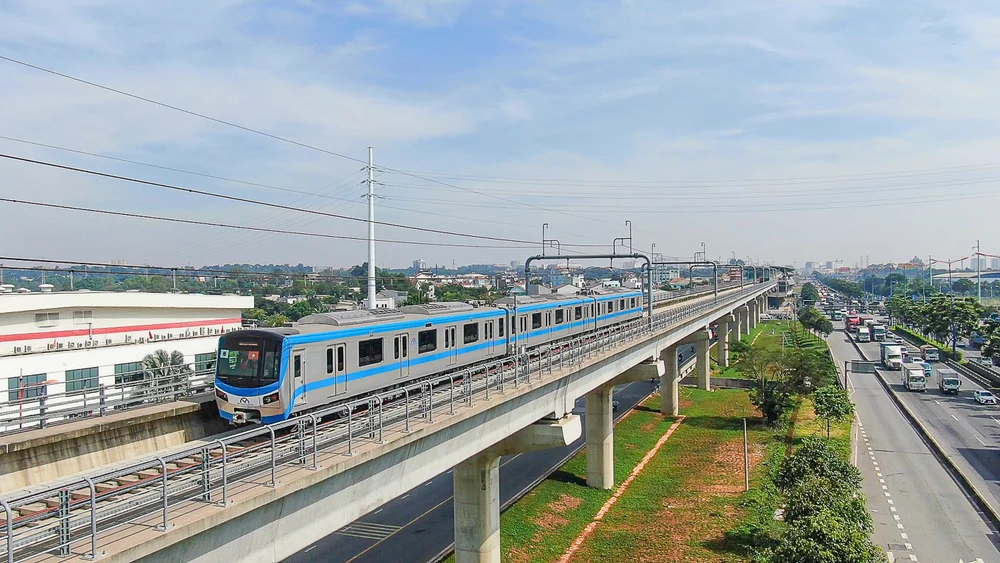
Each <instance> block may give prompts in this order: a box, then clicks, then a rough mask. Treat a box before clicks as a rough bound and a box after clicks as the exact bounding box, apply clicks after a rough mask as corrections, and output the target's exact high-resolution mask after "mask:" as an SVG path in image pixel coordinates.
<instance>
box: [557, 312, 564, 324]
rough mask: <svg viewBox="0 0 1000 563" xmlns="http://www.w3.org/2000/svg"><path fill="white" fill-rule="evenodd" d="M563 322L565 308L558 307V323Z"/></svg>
mask: <svg viewBox="0 0 1000 563" xmlns="http://www.w3.org/2000/svg"><path fill="white" fill-rule="evenodd" d="M562 322H563V310H562V309H556V324H557V325H561V324H562Z"/></svg>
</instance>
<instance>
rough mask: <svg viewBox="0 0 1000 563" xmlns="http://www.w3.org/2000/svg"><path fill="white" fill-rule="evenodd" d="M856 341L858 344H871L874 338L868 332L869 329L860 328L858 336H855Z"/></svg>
mask: <svg viewBox="0 0 1000 563" xmlns="http://www.w3.org/2000/svg"><path fill="white" fill-rule="evenodd" d="M854 340H856V341H857V342H871V341H872V336H871V333H869V332H868V327H866V326H859V327H858V332H857V334H855V335H854Z"/></svg>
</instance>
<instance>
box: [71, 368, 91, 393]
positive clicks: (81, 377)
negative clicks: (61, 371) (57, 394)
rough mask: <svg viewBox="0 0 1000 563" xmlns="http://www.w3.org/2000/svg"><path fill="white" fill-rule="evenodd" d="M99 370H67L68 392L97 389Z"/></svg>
mask: <svg viewBox="0 0 1000 563" xmlns="http://www.w3.org/2000/svg"><path fill="white" fill-rule="evenodd" d="M97 385H98V381H97V368H96V367H93V368H82V369H69V370H66V392H70V391H81V390H83V389H97Z"/></svg>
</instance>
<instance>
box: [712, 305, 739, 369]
mask: <svg viewBox="0 0 1000 563" xmlns="http://www.w3.org/2000/svg"><path fill="white" fill-rule="evenodd" d="M734 322H735V319H734V318H733V316H732V315H726V316H724V317H722V318H721V319H719V320H718V324H717V327H716V331H715V332H716V337H717V339H716V342H715V346H716V353H717V354H718V358H717V360H718V361H719V367H720V368H727V367H729V338H730V333H729V327H730V326H731V323H734Z"/></svg>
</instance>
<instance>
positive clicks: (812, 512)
mask: <svg viewBox="0 0 1000 563" xmlns="http://www.w3.org/2000/svg"><path fill="white" fill-rule="evenodd" d="M828 509H829V510H832V511H833V513H834V514H836V515H837V516H838V517H840V518H842V519H844V520H846V521H848V522H850V523H851V524H852V525H854V526H856V527H857V528H859V529H861V530H864V531H865V532H867V533H868V534H871V533H873V532H874V531H875V530H874V525H873V523H872V519H871V515H869V514H868V509H867V507H866V506H865V498H864V496H863V495H861V494H859V491H858V489H857V488H852V487H851V485H850V484H849V483H843V482H841V481H834V480H832V479H830V478H829V477H820V476H817V475H809V476H807V477H806V478H805V479H804V480H803V481H802V482H801V483H799V484H798V485H796V486H795V488H793V489H792V490H791V491H790V492H789V493H788V502H787V503H786V506H785V522H787V523H789V524H793V523H795V522H796V521H798V520H801V519H803V518H809V517H811V516H816V515H817V514H819V513H821V512H822V511H823V510H828Z"/></svg>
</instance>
